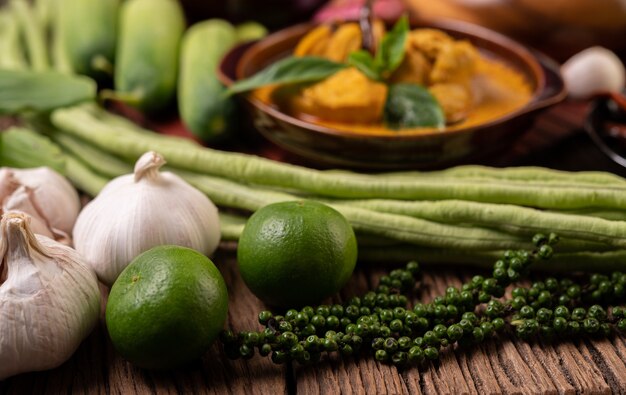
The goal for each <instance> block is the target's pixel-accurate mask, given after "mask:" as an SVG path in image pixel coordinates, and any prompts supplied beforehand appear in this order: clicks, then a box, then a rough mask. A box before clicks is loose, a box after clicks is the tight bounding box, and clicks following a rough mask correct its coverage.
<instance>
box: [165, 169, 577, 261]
mask: <svg viewBox="0 0 626 395" xmlns="http://www.w3.org/2000/svg"><path fill="white" fill-rule="evenodd" d="M177 173H178V174H179V175H181V176H182V177H183V178H184V179H185V180H187V181H188V182H189V183H191V184H192V185H194V186H195V187H196V188H198V189H199V190H200V191H202V192H203V193H205V194H206V195H207V196H208V197H209V198H210V199H211V200H213V202H215V203H216V204H218V205H221V206H226V207H232V208H236V209H242V210H248V211H256V210H258V209H259V208H261V207H263V206H265V205H267V204H271V203H275V202H280V201H289V200H295V199H297V197H295V196H293V195H289V194H286V193H282V192H275V191H267V190H259V189H255V188H253V187H250V186H246V185H242V184H239V183H236V182H233V181H230V180H226V179H222V178H217V177H212V176H207V175H200V174H194V173H190V172H185V171H180V170H178V171H177ZM331 206H333V205H332V204H331ZM333 207H334V208H335V209H337V210H338V211H339V212H341V213H342V214H343V215H344V216H345V217H346V218H347V219H348V221H350V223H351V224H352V226H353V228H354V229H355V231H357V232H364V233H368V234H370V235H374V236H379V237H383V238H386V239H393V240H397V241H402V242H406V243H412V244H417V245H421V246H429V247H437V248H453V249H456V248H458V249H468V250H488V249H502V248H524V247H528V244H527V240H528V238H527V237H519V236H515V235H510V234H506V233H502V232H498V231H495V230H490V229H484V228H479V227H474V228H469V227H462V226H455V225H450V224H440V223H437V222H433V221H427V220H422V219H418V218H411V217H408V216H404V215H396V214H387V213H379V212H375V211H371V210H367V209H362V208H357V207H347V206H341V205H334V206H333ZM587 247H589V243H586V244H585V243H584V242H580V241H572V244H571V246H570V248H574V249H578V250H580V249H584V248H587Z"/></svg>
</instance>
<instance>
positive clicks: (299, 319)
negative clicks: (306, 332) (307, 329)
mask: <svg viewBox="0 0 626 395" xmlns="http://www.w3.org/2000/svg"><path fill="white" fill-rule="evenodd" d="M293 322H294V324H295V325H296V326H298V327H300V328H302V327H303V326H305V325H307V324H308V323H309V316H308V315H306V314H303V313H297V314H296V317H295V318H294V320H293Z"/></svg>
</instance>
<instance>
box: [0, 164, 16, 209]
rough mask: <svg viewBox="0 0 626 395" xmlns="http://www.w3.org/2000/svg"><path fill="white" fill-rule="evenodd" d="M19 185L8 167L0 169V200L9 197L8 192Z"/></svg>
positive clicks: (13, 190)
mask: <svg viewBox="0 0 626 395" xmlns="http://www.w3.org/2000/svg"><path fill="white" fill-rule="evenodd" d="M19 186H20V183H19V181H17V179H16V178H15V176H14V175H13V172H12V171H11V170H10V169H8V168H6V167H5V168H2V169H0V202H3V201H4V199H6V198H7V197H9V195H10V194H12V193H13V192H15V190H16V189H17V188H18V187H19Z"/></svg>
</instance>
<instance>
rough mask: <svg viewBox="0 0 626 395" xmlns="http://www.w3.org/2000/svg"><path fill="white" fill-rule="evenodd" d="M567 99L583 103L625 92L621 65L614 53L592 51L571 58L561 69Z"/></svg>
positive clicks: (592, 49) (598, 50)
mask: <svg viewBox="0 0 626 395" xmlns="http://www.w3.org/2000/svg"><path fill="white" fill-rule="evenodd" d="M561 72H562V74H563V78H564V80H565V85H566V86H567V89H568V92H569V95H570V97H572V98H575V99H586V98H589V97H591V96H593V95H595V94H599V93H606V92H619V91H621V90H622V89H623V88H624V83H625V80H626V72H625V71H624V64H623V63H622V61H621V60H620V59H619V58H618V57H617V55H615V53H613V52H611V51H610V50H608V49H606V48H603V47H591V48H587V49H585V50H584V51H582V52H580V53H578V54H576V55H574V56H572V57H571V58H570V59H569V60H568V61H567V62H565V63H564V64H563V66H562V67H561Z"/></svg>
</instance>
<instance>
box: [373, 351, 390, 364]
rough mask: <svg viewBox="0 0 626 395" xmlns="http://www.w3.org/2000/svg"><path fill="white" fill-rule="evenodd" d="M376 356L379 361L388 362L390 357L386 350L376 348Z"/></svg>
mask: <svg viewBox="0 0 626 395" xmlns="http://www.w3.org/2000/svg"><path fill="white" fill-rule="evenodd" d="M375 358H376V360H377V361H379V362H386V361H387V360H388V359H389V354H388V353H387V351H385V350H376V354H375Z"/></svg>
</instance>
